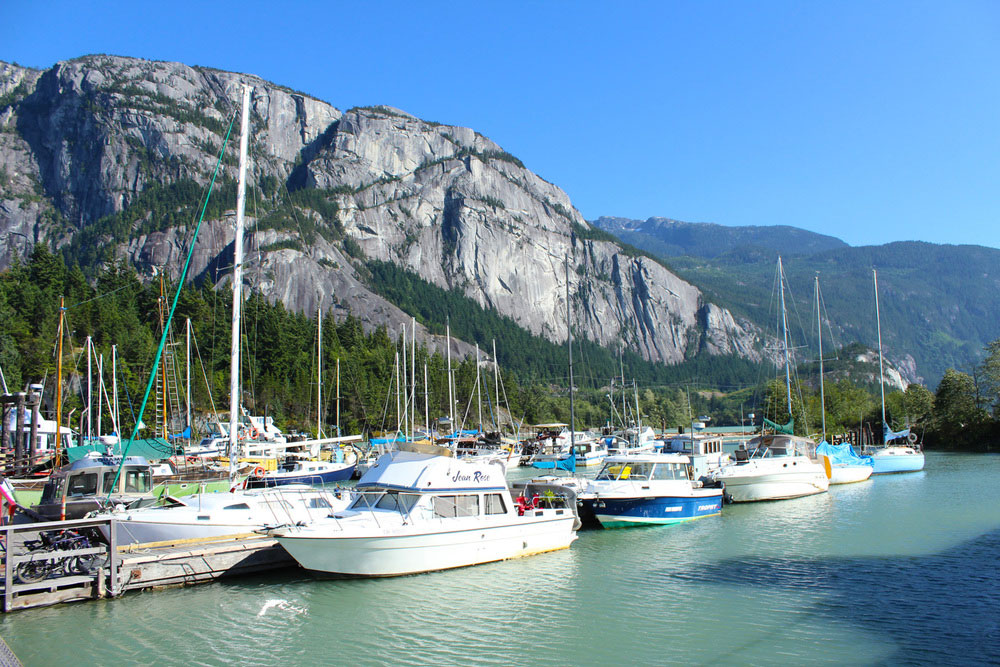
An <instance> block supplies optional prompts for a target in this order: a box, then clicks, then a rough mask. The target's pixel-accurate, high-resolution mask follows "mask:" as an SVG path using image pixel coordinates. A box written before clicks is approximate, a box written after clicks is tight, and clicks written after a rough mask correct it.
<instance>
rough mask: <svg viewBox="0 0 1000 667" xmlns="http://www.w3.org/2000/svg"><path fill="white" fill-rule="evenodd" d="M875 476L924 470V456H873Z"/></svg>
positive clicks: (918, 454)
mask: <svg viewBox="0 0 1000 667" xmlns="http://www.w3.org/2000/svg"><path fill="white" fill-rule="evenodd" d="M872 461H874V463H875V472H874V473H873V474H875V475H885V474H888V473H895V472H917V471H920V470H923V469H924V455H923V453H922V452H920V453H917V454H885V455H879V454H877V453H876V454H873V455H872Z"/></svg>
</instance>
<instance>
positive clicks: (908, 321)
mask: <svg viewBox="0 0 1000 667" xmlns="http://www.w3.org/2000/svg"><path fill="white" fill-rule="evenodd" d="M594 224H595V225H596V226H598V227H599V228H601V229H603V230H605V231H607V232H609V233H613V234H615V235H617V236H619V237H620V238H621V239H622V240H623V241H625V242H627V243H630V244H632V245H634V246H636V247H638V248H639V249H641V250H644V251H646V252H649V253H651V254H654V255H656V256H658V257H659V258H661V259H662V260H664V261H665V262H666V263H667V264H668V265H669V266H670V267H671V269H672V270H674V271H676V272H677V273H678V274H679V275H681V276H683V277H684V278H685V279H686V280H688V281H690V282H691V283H693V284H694V285H697V286H698V287H699V288H700V289H701V290H703V291H704V292H705V294H706V295H707V296H708V297H709V298H710V299H711V300H713V301H714V302H716V303H718V304H719V305H721V306H724V307H726V308H727V309H728V310H729V311H730V312H732V313H734V314H736V315H738V316H741V317H745V318H747V319H748V320H750V321H752V322H754V323H756V324H757V325H758V326H760V327H761V328H762V329H764V330H768V329H770V330H773V329H774V320H773V316H774V313H773V307H774V306H773V293H774V285H775V279H774V276H775V265H776V259H777V257H778V255H781V256H782V257H783V259H784V262H783V263H784V268H785V274H786V276H787V278H788V282H789V284H790V286H791V294H789V295H787V298H788V300H789V308H790V312H791V314H792V320H793V322H795V325H796V326H797V327H798V329H799V332H800V333H799V334H798V339H799V340H804V341H808V343H809V345H810V346H811V349H812V350H815V349H816V342H815V341H816V333H815V328H816V327H815V310H813V308H814V306H813V303H814V299H813V283H814V278H815V277H816V276H817V275H818V276H819V280H820V289H821V292H822V294H823V297H824V301H825V304H826V312H825V315H824V320H825V321H829V323H830V325H831V326H832V328H833V331H834V333H835V335H836V338H837V340H838V342H840V343H842V344H847V343H851V342H853V341H858V342H861V343H862V344H864V345H865V346H867V347H869V348H874V347H876V346H877V331H876V322H875V297H874V287H873V281H872V269H873V268H874V269H877V270H878V279H879V307H880V311H881V316H882V341H883V348H884V351H885V356H886V358H887V359H888V360H890V361H892V362H893V364H894V365H895V366H897V367H898V368H899V370H900V372H901V373H902V374H903V376H904V377H905V378H907V379H909V380H910V381H925V382H927V383H929V384H930V385H931V386H934V385H935V384H936V383H937V381H938V379H940V377H941V376H942V374H943V373H944V370H945V369H946V368H948V367H953V368H957V369H959V370H966V371H967V370H969V369H971V367H972V366H973V365H974V364H976V363H978V361H979V360H980V359H981V357H982V351H983V347H984V346H985V345H986V344H987V343H989V342H990V341H992V340H995V339H996V338H1000V250H997V249H995V248H988V247H984V246H970V245H939V244H933V243H925V242H920V241H899V242H895V243H889V244H886V245H881V246H860V247H852V246H849V245H848V244H846V243H844V242H843V241H840V240H838V239H835V238H833V237H829V236H824V235H822V234H816V233H814V232H809V231H806V230H803V229H798V228H794V227H764V228H761V227H725V226H723V225H714V224H707V223H686V222H679V221H674V220H670V219H669V218H650V219H648V220H645V221H637V220H628V219H624V218H610V217H603V218H600V219H598V220H597V221H595V222H594ZM824 327H826V324H824ZM829 343H830V341H827V342H826V344H827V345H829ZM812 354H813V355H815V352H813V353H812ZM805 356H806V357H808V354H806V355H805Z"/></svg>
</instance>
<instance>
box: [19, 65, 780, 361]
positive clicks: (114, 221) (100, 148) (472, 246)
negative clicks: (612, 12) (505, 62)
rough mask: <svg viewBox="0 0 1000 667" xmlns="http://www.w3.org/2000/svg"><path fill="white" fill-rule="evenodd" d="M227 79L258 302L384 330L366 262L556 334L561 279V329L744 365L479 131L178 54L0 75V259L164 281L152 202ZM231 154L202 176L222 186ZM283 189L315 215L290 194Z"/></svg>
mask: <svg viewBox="0 0 1000 667" xmlns="http://www.w3.org/2000/svg"><path fill="white" fill-rule="evenodd" d="M242 82H247V83H250V84H251V85H252V86H253V87H254V93H253V113H252V141H251V153H252V177H251V178H252V184H254V185H255V186H257V187H256V188H255V189H254V190H253V192H254V193H256V194H251V196H250V198H249V199H248V205H247V211H248V215H249V216H250V220H249V222H248V230H249V232H250V238H251V241H250V244H251V246H252V248H253V249H252V250H251V251H250V252H249V254H248V263H249V264H250V266H249V267H248V270H247V272H246V275H247V276H248V280H251V281H254V284H253V286H254V287H255V288H256V289H259V290H261V291H262V292H263V293H264V294H265V296H267V297H268V298H270V299H273V300H280V301H282V302H284V303H285V304H286V306H288V307H290V308H293V309H296V310H302V311H306V312H314V311H315V310H316V308H323V309H329V308H336V309H337V310H338V312H347V311H348V310H349V311H351V312H353V313H354V314H355V315H356V316H358V317H359V318H361V319H362V321H363V322H365V323H366V324H367V325H368V326H369V327H371V326H375V325H379V324H384V325H388V326H390V327H391V328H396V327H398V325H399V323H400V322H402V321H404V320H406V319H408V318H407V317H406V316H405V315H404V314H403V313H402V312H401V311H399V310H398V309H397V308H396V307H395V306H393V305H392V304H389V303H387V302H386V301H385V300H384V299H382V298H381V297H379V296H378V295H376V294H374V293H373V292H372V291H371V290H370V289H369V288H368V287H367V286H366V285H365V283H364V281H363V280H362V278H361V275H362V273H359V268H361V267H363V264H364V261H365V260H366V259H377V260H381V261H389V262H393V263H394V264H396V265H398V266H400V267H402V268H404V269H406V270H409V271H412V272H414V273H416V274H418V275H420V276H421V277H422V278H423V279H424V280H426V281H429V282H431V283H433V284H435V285H438V286H440V287H442V288H445V289H449V290H458V291H460V292H461V293H463V294H465V295H466V296H468V297H469V298H471V299H472V300H474V301H476V302H477V303H479V304H480V305H481V306H483V307H485V308H488V309H493V310H495V311H496V312H497V313H499V314H501V315H504V316H507V317H510V318H512V319H513V320H514V321H515V322H517V323H518V325H520V326H521V327H523V328H525V329H527V330H528V331H531V332H532V333H535V334H538V335H541V336H545V337H546V338H549V339H550V340H553V341H563V340H565V338H566V336H567V322H566V315H565V313H566V311H567V307H566V294H567V279H568V281H569V294H570V298H571V299H572V303H573V327H574V335H575V336H584V337H586V338H588V339H590V340H593V341H596V342H598V343H600V344H601V345H604V346H609V347H617V346H618V345H620V344H621V343H622V342H624V344H625V345H626V346H627V347H628V348H630V349H632V350H634V351H636V352H638V353H640V354H641V355H642V356H643V357H644V358H646V359H648V360H651V361H658V362H666V363H676V362H680V361H683V360H684V359H687V358H690V357H691V356H692V355H694V354H697V353H709V354H737V355H741V356H744V357H749V358H759V356H760V355H761V351H760V350H761V345H760V340H759V333H758V332H757V330H756V329H755V328H754V327H753V326H752V325H750V324H749V323H748V322H746V321H743V320H739V319H737V318H735V317H734V316H733V315H732V314H731V313H730V312H729V311H727V310H725V309H723V308H720V307H718V306H715V305H713V304H710V303H707V302H705V300H704V299H703V297H702V294H701V293H700V292H699V290H698V289H697V288H695V287H694V286H692V285H690V284H689V283H686V282H684V281H683V280H681V279H680V278H678V277H677V276H676V275H674V274H673V273H671V272H670V271H669V270H667V269H666V268H665V267H664V266H663V265H662V264H660V263H658V262H657V261H655V260H653V259H651V258H649V257H647V256H637V255H635V254H630V253H627V252H625V251H624V250H623V249H622V248H621V247H620V246H619V245H618V244H617V243H615V242H612V241H609V240H606V239H607V236H606V235H602V234H598V233H595V231H594V229H593V228H592V227H590V225H589V224H588V223H587V222H586V221H585V220H584V219H583V218H582V217H581V216H580V214H579V213H578V212H577V211H576V210H575V209H574V208H573V206H572V203H571V202H570V200H569V198H568V197H567V195H566V193H564V192H563V191H562V190H560V189H559V188H558V187H556V186H555V185H553V184H551V183H548V182H547V181H545V180H544V179H542V178H540V177H538V176H537V175H535V174H534V173H532V172H531V171H530V170H529V169H527V168H526V167H525V166H524V165H523V164H522V163H521V162H520V161H519V160H518V159H517V158H515V157H514V156H512V155H510V154H508V153H506V152H505V151H504V150H503V149H502V148H501V147H500V146H498V145H497V144H495V143H494V142H492V141H491V140H489V139H488V138H486V137H484V136H482V135H481V134H479V133H477V132H475V131H473V130H471V129H468V128H462V127H451V126H444V125H439V124H436V123H431V122H427V121H423V120H420V119H418V118H415V117H414V116H412V115H410V114H407V113H405V112H403V111H400V110H398V109H392V108H388V107H374V108H359V109H352V110H349V111H346V112H341V111H339V110H337V109H335V108H334V107H332V106H330V105H329V104H326V103H324V102H322V101H319V100H316V99H314V98H311V97H309V96H308V95H304V94H302V93H297V92H294V91H290V90H287V89H285V88H282V87H280V86H277V85H275V84H272V83H269V82H266V81H263V80H261V79H259V78H257V77H253V76H248V75H242V74H235V73H230V72H222V71H217V70H211V69H205V68H196V67H188V66H185V65H182V64H178V63H163V62H148V61H143V60H136V59H129V58H120V57H113V56H91V57H86V58H81V59H78V60H73V61H69V62H64V63H59V64H57V65H56V66H54V67H53V68H51V69H49V70H46V71H44V72H38V71H34V70H28V69H24V68H19V67H16V66H12V65H3V66H2V69H0V168H2V169H3V171H2V172H0V176H2V177H3V178H2V190H0V229H2V230H3V231H4V233H5V237H6V238H8V239H11V238H14V240H13V241H11V240H8V242H7V243H6V246H5V247H4V248H0V252H2V253H4V254H3V255H2V256H0V261H3V262H4V263H6V262H9V260H10V258H11V256H12V255H14V254H19V253H23V252H24V251H25V248H26V247H30V243H33V242H35V241H38V240H46V241H48V242H51V243H53V244H55V245H58V246H64V245H67V244H72V243H73V242H74V239H77V241H76V242H77V243H78V244H79V243H81V241H79V239H80V238H86V239H88V241H87V243H88V244H92V245H95V246H98V247H100V248H110V249H112V251H113V255H116V256H118V257H125V258H127V259H128V260H129V261H130V262H131V263H133V264H135V265H136V266H138V267H140V268H141V269H143V270H144V271H145V272H146V273H147V274H149V275H152V274H153V273H154V272H155V271H159V270H165V271H168V272H170V273H172V274H176V273H177V272H179V270H180V266H181V264H182V261H183V257H184V256H185V255H186V248H187V245H188V243H189V238H190V229H189V227H190V226H189V225H187V224H179V223H178V222H176V221H175V222H173V223H170V222H164V220H165V219H166V218H162V217H161V218H157V217H156V216H157V215H160V216H163V201H167V202H168V203H172V202H173V200H171V199H169V197H167V196H166V195H164V194H162V193H163V192H165V189H167V188H169V187H171V186H176V185H177V184H180V183H184V182H193V183H196V184H198V186H201V187H204V186H205V185H206V184H207V183H208V182H209V180H210V178H211V175H212V171H213V169H214V168H215V163H216V159H217V152H218V150H219V147H220V146H221V144H222V140H223V137H224V135H225V133H226V131H227V128H228V127H229V123H230V120H231V119H232V117H233V113H234V105H235V104H236V102H235V101H236V100H237V99H238V89H239V86H240V84H241V83H242ZM235 131H238V126H237V130H235ZM235 145H236V142H235V138H234V140H233V141H232V142H231V143H230V147H229V149H228V150H227V153H226V155H225V157H224V159H223V165H222V172H223V173H222V179H223V181H222V182H226V181H227V179H228V182H231V180H232V179H234V178H235V172H236V160H235V157H234V156H235V151H236V149H235ZM156 192H159V193H161V195H162V196H161V197H160V199H159V200H158V207H153V206H152V205H151V204H150V203H149V201H147V199H148V198H150V197H151V196H152V195H151V194H150V193H156ZM303 192H309V193H312V194H314V195H316V196H317V197H318V198H319V199H322V200H323V201H324V202H325V205H328V207H329V208H328V210H327V211H326V212H325V213H324V212H323V211H320V210H317V206H315V205H312V206H310V205H308V203H302V200H301V199H296V198H295V197H292V194H300V193H303ZM289 193H292V194H289ZM144 197H145V198H146V199H144ZM281 199H284V200H285V201H291V202H298V203H296V204H295V206H294V207H289V209H288V215H286V216H285V217H284V218H281V219H279V218H278V217H277V216H275V215H271V214H270V213H269V211H271V210H272V209H273V208H274V206H275V202H276V201H279V200H281ZM314 199H315V198H314ZM195 204H196V202H184V203H181V202H177V204H176V207H175V209H176V210H174V211H173V212H174V213H177V215H178V216H179V215H181V214H182V213H183V211H184V210H194V208H195ZM184 207H189V208H184ZM318 208H320V209H322V208H323V207H322V206H320V207H318ZM154 210H155V211H156V213H154ZM175 217H176V216H175ZM195 217H196V216H195V214H193V213H191V214H190V215H188V216H187V219H188V220H193V219H194V218H195ZM230 227H231V223H230V221H229V218H228V217H226V216H225V215H221V216H220V215H216V216H215V219H212V220H207V221H206V223H205V226H204V228H203V229H202V231H201V234H200V236H199V239H198V242H197V246H196V248H195V254H194V259H193V262H192V268H191V271H192V275H195V276H200V277H204V278H208V279H210V280H214V281H216V282H221V281H223V280H226V279H227V278H226V275H225V272H224V271H223V270H222V269H224V267H227V266H228V265H229V263H231V259H228V261H227V258H231V254H232V248H231V240H230V239H231V231H230ZM86 234H89V236H81V235H86ZM18 235H20V236H18ZM105 259H106V256H105ZM567 269H568V271H567Z"/></svg>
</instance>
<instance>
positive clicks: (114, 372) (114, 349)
mask: <svg viewBox="0 0 1000 667" xmlns="http://www.w3.org/2000/svg"><path fill="white" fill-rule="evenodd" d="M111 393H112V394H114V407H113V408H112V411H113V412H114V413H115V415H114V420H115V435H117V436H118V441H119V442H121V437H122V431H121V424H120V422H119V421H118V346H117V345H112V346H111Z"/></svg>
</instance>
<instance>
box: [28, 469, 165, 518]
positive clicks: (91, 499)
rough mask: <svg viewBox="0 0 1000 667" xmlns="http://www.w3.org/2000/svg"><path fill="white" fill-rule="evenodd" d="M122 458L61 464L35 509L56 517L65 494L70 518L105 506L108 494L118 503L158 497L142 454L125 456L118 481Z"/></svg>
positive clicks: (43, 490)
mask: <svg viewBox="0 0 1000 667" xmlns="http://www.w3.org/2000/svg"><path fill="white" fill-rule="evenodd" d="M121 460H122V459H121V457H120V456H87V457H84V458H82V459H80V460H78V461H74V462H73V463H70V464H69V465H66V466H63V467H62V468H59V469H58V470H56V471H54V472H53V473H52V474H51V475H50V476H49V479H48V481H47V482H46V483H45V488H43V489H42V498H41V500H40V501H39V503H38V505H35V506H34V507H33V508H32V509H34V510H35V511H36V512H38V513H39V514H41V515H42V516H44V517H45V518H46V519H48V520H50V521H56V520H58V519H59V518H60V517H62V515H63V498H64V497H65V499H66V509H65V518H67V519H80V518H83V516H84V515H86V514H87V513H88V512H91V511H93V510H98V509H102V508H104V507H105V506H106V505H108V504H109V501H108V498H109V496H110V504H115V505H120V504H124V505H126V506H133V505H134V504H135V503H140V504H151V503H152V502H153V501H155V498H154V497H153V496H152V493H151V492H152V488H153V472H152V468H151V466H150V465H149V462H148V461H147V460H146V459H145V458H143V457H141V456H128V457H126V458H125V463H124V465H122V471H121V474H120V475H118V483H117V484H115V476H116V475H117V474H118V466H119V464H121ZM142 501H148V502H145V503H144V502H142ZM136 506H138V505H136Z"/></svg>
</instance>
